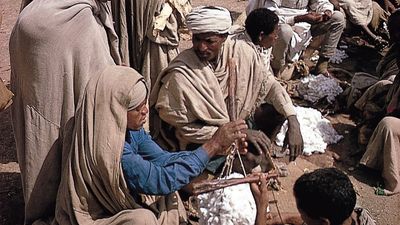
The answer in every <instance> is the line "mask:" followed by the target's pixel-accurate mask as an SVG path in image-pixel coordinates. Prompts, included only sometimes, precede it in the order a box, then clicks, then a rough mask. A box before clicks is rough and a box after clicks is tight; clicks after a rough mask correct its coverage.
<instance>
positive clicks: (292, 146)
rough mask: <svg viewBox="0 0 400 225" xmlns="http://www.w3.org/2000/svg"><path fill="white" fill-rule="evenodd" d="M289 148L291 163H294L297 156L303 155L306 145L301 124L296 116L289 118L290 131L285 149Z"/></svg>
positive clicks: (284, 145) (286, 137)
mask: <svg viewBox="0 0 400 225" xmlns="http://www.w3.org/2000/svg"><path fill="white" fill-rule="evenodd" d="M287 147H289V151H290V157H289V161H294V160H295V159H296V158H297V156H299V155H300V154H302V153H303V149H304V143H303V137H302V136H301V131H300V124H299V121H298V120H297V117H296V116H289V117H288V131H287V132H286V136H285V140H284V142H283V147H282V148H283V149H287Z"/></svg>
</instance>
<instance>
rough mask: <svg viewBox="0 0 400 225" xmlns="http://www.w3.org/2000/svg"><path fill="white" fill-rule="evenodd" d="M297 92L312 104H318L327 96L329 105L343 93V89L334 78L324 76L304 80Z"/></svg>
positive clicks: (308, 77)
mask: <svg viewBox="0 0 400 225" xmlns="http://www.w3.org/2000/svg"><path fill="white" fill-rule="evenodd" d="M297 90H298V92H299V94H300V95H301V96H303V98H304V99H305V100H307V101H310V102H312V103H315V102H317V101H318V100H320V99H321V98H323V97H325V96H326V97H327V101H328V102H329V103H333V102H334V101H335V97H336V96H337V95H339V94H340V93H342V92H343V89H342V88H341V87H340V85H339V83H338V82H337V81H336V80H335V79H334V78H332V77H326V76H324V75H322V74H320V75H318V76H314V75H310V76H307V77H304V78H302V79H301V83H300V85H299V86H298V87H297Z"/></svg>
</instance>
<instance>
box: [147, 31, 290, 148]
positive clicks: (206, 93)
mask: <svg viewBox="0 0 400 225" xmlns="http://www.w3.org/2000/svg"><path fill="white" fill-rule="evenodd" d="M219 57H220V58H219V61H218V65H217V66H216V69H215V70H214V69H212V68H211V67H210V66H208V65H207V64H205V63H204V62H202V61H200V60H199V58H198V57H197V56H196V54H195V52H194V51H193V49H188V50H186V51H184V52H182V53H181V54H180V55H179V56H178V57H177V58H176V59H175V60H174V61H173V62H171V64H170V65H169V66H168V68H167V69H166V70H164V71H163V72H162V74H161V75H160V76H159V77H158V79H157V82H156V85H155V86H154V89H153V91H152V93H151V96H150V106H151V107H152V108H155V109H156V110H157V111H158V113H159V117H161V119H162V120H163V121H165V122H166V123H168V124H169V125H172V126H173V127H174V128H175V131H174V132H175V133H172V134H171V131H170V130H169V128H168V126H167V125H166V124H165V123H161V121H160V118H155V119H154V120H153V121H151V125H152V129H153V130H152V132H153V137H154V138H157V141H160V143H162V144H165V143H164V142H163V141H167V142H168V145H170V146H168V147H170V148H174V149H177V148H181V149H184V148H186V145H187V144H189V143H198V144H201V143H204V142H205V141H206V140H208V139H210V138H211V136H212V135H213V134H214V132H215V131H216V130H217V129H218V127H219V126H221V125H222V124H224V123H227V122H228V121H229V115H228V111H227V105H226V98H227V96H228V83H227V82H228V77H229V74H228V70H229V68H228V59H232V58H233V59H234V60H235V62H236V71H237V84H236V97H235V101H236V106H237V115H236V118H241V119H245V118H247V117H248V116H249V115H250V114H251V112H252V110H253V109H254V108H255V107H256V106H257V105H259V104H261V103H265V102H268V103H270V104H273V105H274V107H275V108H276V109H277V110H278V112H280V113H282V114H283V115H285V116H289V115H294V110H293V105H292V103H291V100H290V97H289V96H288V95H287V93H286V91H285V90H284V89H283V88H282V86H281V85H280V84H279V83H278V82H277V81H276V80H275V79H274V78H273V77H271V76H269V75H268V71H267V70H266V69H265V67H264V64H263V62H262V59H261V56H260V55H259V54H258V53H257V49H256V47H255V46H254V44H252V43H251V41H250V40H249V38H248V37H247V36H246V35H245V34H243V33H241V34H238V35H235V36H232V37H228V38H227V40H226V41H225V43H224V46H223V48H222V50H221V55H220V56H219ZM257 100H259V101H257ZM173 135H176V138H177V139H178V141H179V145H180V146H177V145H176V143H174V142H176V141H174V140H170V139H171V138H170V137H168V136H173ZM166 147H167V146H166Z"/></svg>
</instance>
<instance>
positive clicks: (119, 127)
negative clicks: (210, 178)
mask: <svg viewBox="0 0 400 225" xmlns="http://www.w3.org/2000/svg"><path fill="white" fill-rule="evenodd" d="M140 79H142V76H141V75H140V74H139V73H137V72H136V71H135V70H133V69H131V68H129V67H121V66H111V67H108V68H107V69H105V70H104V71H103V72H102V73H101V74H100V75H98V76H95V77H92V78H91V80H90V81H89V82H88V85H87V87H86V89H85V93H84V97H83V99H82V102H80V103H79V105H78V109H77V112H76V116H75V127H74V131H73V140H72V143H71V145H69V146H68V147H70V149H71V151H70V154H69V156H68V159H67V163H66V167H65V169H64V171H63V177H62V181H61V184H60V189H59V193H58V197H57V210H56V221H57V223H58V224H62V225H64V224H65V225H67V224H71V225H75V224H76V225H78V224H104V225H117V224H118V225H121V224H132V221H133V219H135V218H134V215H135V214H134V211H135V209H138V208H143V207H142V205H141V204H142V202H144V201H145V199H148V197H149V196H146V198H143V199H141V198H140V199H139V193H134V195H135V196H132V195H131V193H130V192H129V190H128V187H127V184H126V181H125V178H124V176H123V172H122V166H121V156H122V151H123V145H124V141H125V132H126V124H127V111H128V106H129V103H130V102H131V100H132V99H134V98H135V95H137V91H138V90H135V89H134V86H135V85H136V83H137V82H138V81H139V80H140ZM168 198H170V199H172V200H174V201H175V204H174V206H172V205H173V203H166V206H164V207H165V208H164V209H161V208H160V205H162V204H160V201H161V200H163V199H164V198H162V197H158V198H157V200H159V202H158V203H157V206H158V209H159V210H160V211H159V212H158V213H159V215H158V217H159V221H160V224H163V223H164V222H165V224H168V225H169V224H176V225H177V224H178V222H177V221H178V220H179V219H178V216H179V215H178V209H177V204H176V202H177V201H178V200H179V198H178V197H177V196H176V195H175V194H172V195H170V197H167V199H168ZM153 199H154V198H153ZM138 200H139V201H138ZM153 202H154V201H153ZM166 202H167V201H166ZM145 204H149V203H148V202H145ZM171 206H172V208H173V207H175V209H173V210H170V209H168V208H171ZM161 207H163V206H161ZM137 216H138V215H136V217H137Z"/></svg>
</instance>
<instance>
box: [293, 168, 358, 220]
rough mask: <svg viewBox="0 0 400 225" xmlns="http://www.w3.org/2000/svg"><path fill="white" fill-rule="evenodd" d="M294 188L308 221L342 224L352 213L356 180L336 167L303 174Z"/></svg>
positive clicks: (300, 210)
mask: <svg viewBox="0 0 400 225" xmlns="http://www.w3.org/2000/svg"><path fill="white" fill-rule="evenodd" d="M293 191H294V195H295V198H296V204H297V208H298V210H299V212H300V214H301V217H302V218H303V220H304V222H306V223H307V224H308V225H313V224H330V225H340V224H342V223H343V222H344V221H345V220H346V219H347V218H349V217H350V216H351V213H352V212H353V210H354V207H355V205H356V192H355V191H354V188H353V184H352V183H351V181H350V179H349V178H348V177H347V176H346V175H345V174H344V173H343V172H341V171H340V170H338V169H335V168H325V169H317V170H315V171H313V172H311V173H306V174H303V175H302V176H301V177H300V178H299V179H297V181H296V183H295V185H294V187H293ZM328 222H329V223H328Z"/></svg>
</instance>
